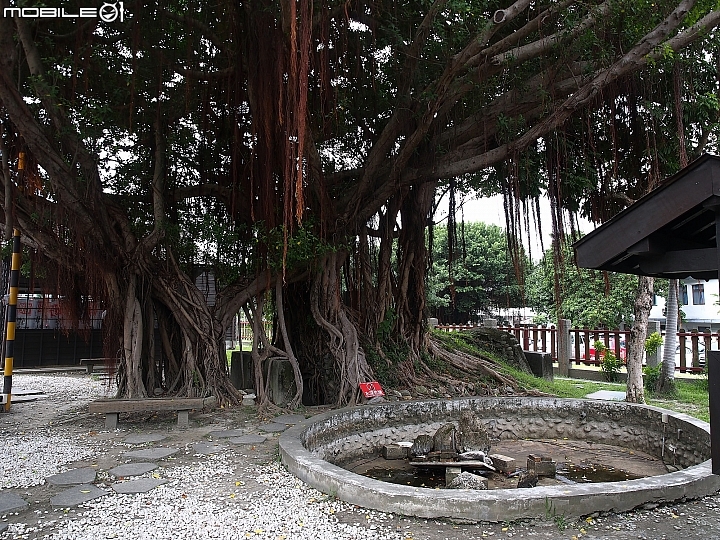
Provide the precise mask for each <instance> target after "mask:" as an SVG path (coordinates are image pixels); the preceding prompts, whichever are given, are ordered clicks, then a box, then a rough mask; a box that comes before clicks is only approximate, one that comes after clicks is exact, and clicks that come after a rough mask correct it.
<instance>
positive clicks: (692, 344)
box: [690, 328, 700, 368]
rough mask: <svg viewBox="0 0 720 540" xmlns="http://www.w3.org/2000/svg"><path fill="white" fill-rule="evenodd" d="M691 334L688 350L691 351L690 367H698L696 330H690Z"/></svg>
mask: <svg viewBox="0 0 720 540" xmlns="http://www.w3.org/2000/svg"><path fill="white" fill-rule="evenodd" d="M690 333H691V334H692V335H691V336H690V349H691V350H692V367H694V368H699V367H700V349H699V347H698V333H697V328H693V329H692V330H690Z"/></svg>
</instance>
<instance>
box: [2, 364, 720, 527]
mask: <svg viewBox="0 0 720 540" xmlns="http://www.w3.org/2000/svg"><path fill="white" fill-rule="evenodd" d="M13 384H14V388H21V389H24V390H34V391H42V392H44V393H45V394H46V395H47V397H46V398H41V399H39V400H38V401H36V402H33V403H23V404H20V403H18V404H16V405H13V408H12V411H11V412H10V413H7V414H0V437H1V438H2V439H1V440H2V441H3V454H2V458H0V492H4V491H11V492H13V493H15V494H17V495H19V496H20V497H22V498H23V499H24V500H26V501H27V502H28V503H29V507H28V508H27V509H25V510H23V511H20V512H13V513H7V514H5V515H0V529H1V528H2V527H3V525H7V530H6V531H5V532H1V533H0V540H6V539H7V540H9V539H28V540H39V539H48V540H104V539H125V540H144V539H148V540H165V539H167V540H170V539H172V540H185V539H187V540H190V539H192V540H195V539H197V540H205V539H218V540H225V539H229V540H232V539H254V540H260V539H267V540H305V539H307V540H311V539H312V540H316V539H318V540H384V539H388V540H475V539H479V538H489V539H493V540H494V539H500V538H513V537H514V538H537V539H545V540H558V539H563V540H580V539H581V538H582V539H583V540H651V539H652V540H656V539H658V540H676V539H677V540H707V539H710V538H717V537H718V533H717V531H720V497H719V496H717V495H716V496H713V497H706V498H704V499H702V500H699V501H689V502H687V503H685V504H674V505H668V506H662V505H661V506H658V507H657V508H654V507H651V508H646V509H640V510H638V511H635V512H629V513H626V514H621V515H615V514H612V513H610V514H602V515H594V516H590V517H588V518H586V519H584V520H578V521H576V522H566V521H565V520H564V518H563V517H562V516H551V517H550V518H549V519H546V520H542V519H540V520H533V521H530V522H518V523H496V524H491V523H479V524H460V523H452V522H447V521H441V520H422V519H416V518H405V517H402V516H396V515H393V514H383V513H381V512H374V511H369V510H365V509H363V508H358V507H355V506H352V505H348V504H346V503H344V502H342V501H339V500H336V499H335V498H334V497H331V496H328V495H325V494H322V493H320V492H318V491H316V490H314V489H312V488H310V487H308V486H307V485H305V484H304V483H302V482H301V481H299V480H298V479H297V478H295V477H294V476H292V475H290V474H289V473H288V472H287V471H285V469H284V468H283V467H282V466H281V465H280V464H279V463H278V461H277V455H276V452H277V447H276V444H277V443H276V440H275V439H273V438H271V439H270V440H269V441H268V442H265V443H262V444H261V445H257V447H248V446H235V445H230V444H228V443H227V442H226V441H223V440H219V439H216V440H212V439H210V441H209V437H208V435H207V434H208V433H209V432H210V431H213V430H218V429H240V430H243V431H245V432H247V433H252V432H256V431H257V426H258V425H259V424H260V423H261V422H262V421H264V420H266V419H260V418H257V417H256V415H254V414H253V413H251V412H248V411H249V409H247V408H241V409H239V410H237V411H236V410H225V411H215V412H214V413H213V414H212V415H198V416H196V417H195V419H194V420H193V421H191V427H190V429H188V430H186V431H178V430H177V429H176V428H175V425H174V420H172V419H171V418H170V417H168V416H165V417H159V418H156V417H154V416H147V417H143V416H138V417H137V418H135V419H134V420H132V421H128V420H127V419H126V420H123V421H121V426H120V430H119V431H117V432H108V431H105V430H104V422H103V419H102V417H101V416H99V415H90V414H89V413H88V412H87V407H86V405H87V402H89V401H90V400H93V399H97V398H99V397H105V396H107V395H111V394H112V389H110V388H107V387H106V386H105V385H104V384H103V383H102V382H101V381H99V380H96V379H93V378H91V377H88V376H87V375H72V376H67V375H65V376H63V375H57V374H55V375H52V376H47V375H15V376H14V380H13ZM243 410H244V412H243ZM139 432H153V433H158V432H161V433H164V434H166V435H167V437H168V438H167V440H166V441H162V442H160V443H156V445H157V446H171V447H176V448H180V450H181V451H180V452H178V453H177V454H175V455H174V456H173V457H172V458H169V459H168V460H164V461H162V462H160V467H159V468H157V469H155V470H154V471H151V472H149V473H146V474H145V475H142V476H144V477H148V478H153V477H154V478H160V479H163V480H165V481H166V483H165V484H163V485H161V486H159V487H157V488H155V489H153V490H152V491H150V492H148V493H145V494H137V495H120V494H116V493H115V492H114V491H113V490H112V489H111V487H110V485H111V484H112V483H113V482H114V481H116V480H118V479H115V478H114V477H112V476H110V475H109V474H108V473H107V471H108V470H109V469H111V468H112V467H114V466H117V465H119V464H122V463H126V462H127V459H125V458H123V456H122V452H125V451H127V450H128V449H129V448H130V447H131V445H128V444H125V443H123V440H124V439H125V438H126V437H127V435H129V434H130V433H139ZM198 442H205V443H208V442H212V443H216V444H219V445H222V446H223V450H222V451H221V452H220V453H217V454H212V455H209V456H200V455H197V454H196V453H195V451H194V449H193V445H194V444H196V443H198ZM134 448H137V446H134ZM80 466H82V467H87V466H96V467H97V468H98V475H97V480H96V482H95V484H96V485H97V486H98V487H99V488H101V489H105V490H106V491H108V492H109V494H108V495H107V496H104V497H101V498H99V499H95V500H93V501H91V502H89V503H86V504H84V505H81V506H79V507H77V508H52V507H51V506H50V504H49V499H50V497H52V496H53V495H55V494H57V493H58V492H59V491H61V490H62V489H63V488H59V487H57V486H49V485H47V484H45V483H44V478H46V477H47V476H50V475H52V474H56V473H58V472H63V471H66V470H68V469H69V468H74V467H80Z"/></svg>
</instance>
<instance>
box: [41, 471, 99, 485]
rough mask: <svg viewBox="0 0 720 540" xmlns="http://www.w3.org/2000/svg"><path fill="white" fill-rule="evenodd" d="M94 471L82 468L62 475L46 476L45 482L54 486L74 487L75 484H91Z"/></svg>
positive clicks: (93, 479) (93, 478)
mask: <svg viewBox="0 0 720 540" xmlns="http://www.w3.org/2000/svg"><path fill="white" fill-rule="evenodd" d="M95 473H96V471H95V469H93V468H91V467H83V468H81V469H70V470H69V471H66V472H64V473H60V474H53V475H52V476H48V477H47V478H46V479H45V481H46V482H47V483H48V484H53V485H54V486H74V485H77V484H91V483H92V482H94V481H95Z"/></svg>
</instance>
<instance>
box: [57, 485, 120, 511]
mask: <svg viewBox="0 0 720 540" xmlns="http://www.w3.org/2000/svg"><path fill="white" fill-rule="evenodd" d="M107 494H108V492H107V491H105V490H102V489H99V488H97V487H95V486H93V485H92V484H83V485H80V486H73V487H71V488H70V489H66V490H65V491H62V492H60V493H58V494H57V495H55V496H54V497H52V498H51V499H50V504H51V505H52V506H54V507H56V508H58V507H59V508H65V507H67V506H77V505H78V504H83V503H86V502H88V501H92V500H93V499H97V498H98V497H102V496H104V495H107Z"/></svg>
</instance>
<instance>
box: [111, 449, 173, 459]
mask: <svg viewBox="0 0 720 540" xmlns="http://www.w3.org/2000/svg"><path fill="white" fill-rule="evenodd" d="M179 451H180V449H179V448H143V449H142V450H133V451H132V452H125V453H124V454H123V456H125V457H129V458H131V459H150V460H153V459H164V458H166V457H168V456H172V455H173V454H175V453H176V452H179Z"/></svg>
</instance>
